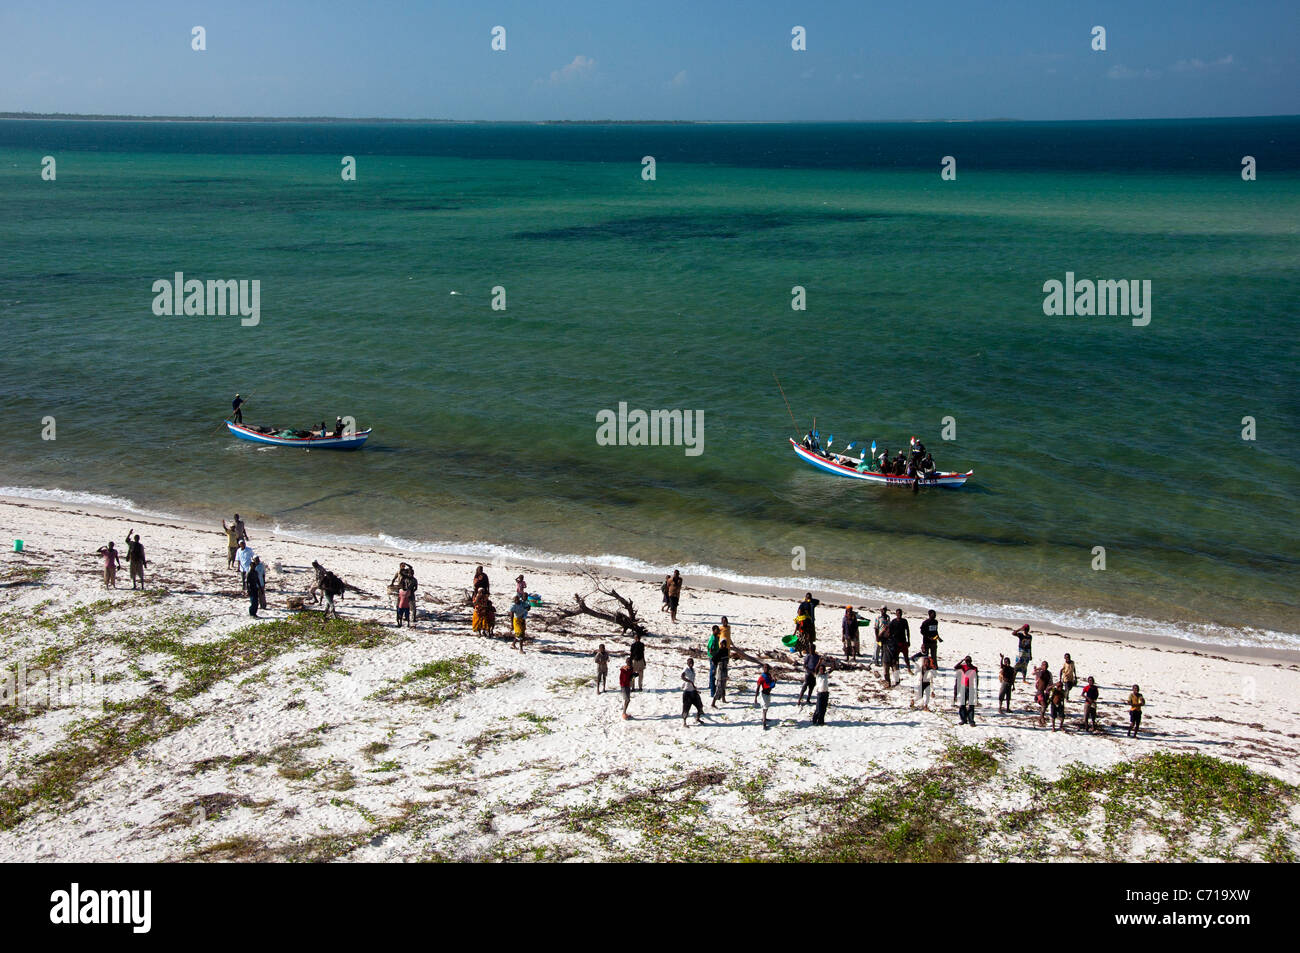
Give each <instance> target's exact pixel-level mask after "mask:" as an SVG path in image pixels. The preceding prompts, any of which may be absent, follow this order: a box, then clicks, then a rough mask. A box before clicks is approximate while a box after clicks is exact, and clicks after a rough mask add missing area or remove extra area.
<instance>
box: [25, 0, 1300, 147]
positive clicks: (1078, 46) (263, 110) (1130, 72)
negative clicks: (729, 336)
mask: <svg viewBox="0 0 1300 953" xmlns="http://www.w3.org/2000/svg"><path fill="white" fill-rule="evenodd" d="M195 26H202V27H203V28H204V30H205V33H206V37H205V39H206V47H207V48H206V49H205V50H203V51H196V50H194V49H192V46H191V44H192V29H193V27H195ZM496 26H501V27H504V28H505V42H506V49H505V50H504V51H493V50H492V48H491V43H492V30H493V28H494V27H496ZM796 26H801V27H803V28H804V29H805V31H806V45H807V49H806V50H802V51H795V50H794V49H792V48H791V40H792V33H791V31H792V30H793V28H794V27H796ZM1095 26H1102V27H1104V28H1105V30H1106V49H1105V51H1094V50H1093V49H1092V44H1093V35H1092V31H1093V28H1094V27H1095ZM1297 48H1300V0H1240V2H1232V0H1219V2H1206V0H1119V2H1109V0H1107V2H1076V0H1002V2H987V3H982V2H977V0H919V2H918V0H895V2H892V3H881V2H876V0H839V2H775V0H730V2H723V0H644V2H632V0H564V2H561V3H547V2H545V0H522V2H515V0H506V2H501V0H462V2H451V3H439V2H409V3H402V2H386V0H360V2H352V3H345V2H338V0H261V2H243V0H239V2H208V3H195V2H190V0H129V2H128V0H123V2H105V0H70V2H58V0H47V2H34V0H3V3H2V4H0V111H4V112H64V113H96V114H119V115H121V114H130V115H185V116H337V117H344V118H348V117H351V118H356V117H387V118H430V119H461V120H472V119H478V120H524V121H537V120H547V119H574V120H598V119H615V120H638V119H640V120H729V121H800V120H802V121H826V120H890V119H900V120H901V119H993V118H1013V119H1060V120H1071V119H1139V118H1186V117H1196V116H1204V117H1210V116H1263V115H1283V114H1285V115H1292V114H1296V113H1300V108H1298V106H1297V100H1298V99H1300V62H1298V55H1300V54H1298V53H1297Z"/></svg>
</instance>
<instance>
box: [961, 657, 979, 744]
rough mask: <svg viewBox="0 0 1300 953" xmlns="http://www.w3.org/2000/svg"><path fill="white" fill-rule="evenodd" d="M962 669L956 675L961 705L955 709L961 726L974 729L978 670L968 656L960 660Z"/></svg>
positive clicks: (977, 694) (977, 698)
mask: <svg viewBox="0 0 1300 953" xmlns="http://www.w3.org/2000/svg"><path fill="white" fill-rule="evenodd" d="M962 664H963V665H964V666H965V668H964V669H960V670H959V671H958V673H957V680H958V681H959V682H960V683H961V684H960V685H959V688H960V689H961V704H960V705H959V706H958V708H957V717H958V718H960V719H961V723H962V724H963V725H970V726H971V727H972V728H974V727H975V705H976V704H977V703H978V701H979V688H980V670H979V669H978V668H976V667H975V663H974V662H972V661H971V659H970V656H969V655H968V656H966V657H965V658H964V659H962Z"/></svg>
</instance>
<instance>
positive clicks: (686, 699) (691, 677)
mask: <svg viewBox="0 0 1300 953" xmlns="http://www.w3.org/2000/svg"><path fill="white" fill-rule="evenodd" d="M692 705H694V706H695V723H696V724H697V725H702V724H704V722H703V721H701V720H700V718H701V716H702V715H703V714H704V703H703V702H702V701H700V690H699V689H698V688H696V687H695V659H693V658H688V659H687V660H686V668H684V669H682V727H683V728H685V727H686V715H687V714H688V713H689V712H690V710H691V706H692Z"/></svg>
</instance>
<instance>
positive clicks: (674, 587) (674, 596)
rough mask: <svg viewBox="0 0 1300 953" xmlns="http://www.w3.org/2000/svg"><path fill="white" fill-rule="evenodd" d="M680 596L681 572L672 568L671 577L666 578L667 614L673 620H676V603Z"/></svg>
mask: <svg viewBox="0 0 1300 953" xmlns="http://www.w3.org/2000/svg"><path fill="white" fill-rule="evenodd" d="M681 598H682V574H681V572H679V571H678V570H676V569H674V570H673V575H672V578H671V579H669V580H668V615H669V618H671V619H672V620H673V622H676V621H677V604H678V603H679V602H680V601H681Z"/></svg>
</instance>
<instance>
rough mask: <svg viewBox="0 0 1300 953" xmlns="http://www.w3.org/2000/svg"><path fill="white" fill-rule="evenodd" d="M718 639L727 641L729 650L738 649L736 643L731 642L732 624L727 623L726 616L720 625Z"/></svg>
mask: <svg viewBox="0 0 1300 953" xmlns="http://www.w3.org/2000/svg"><path fill="white" fill-rule="evenodd" d="M718 638H719V639H723V640H725V641H726V643H727V648H729V649H734V648H735V647H736V643H735V642H733V641H731V623H730V622H728V621H727V617H726V616H725V615H724V616H723V617H722V619H721V621H719V623H718Z"/></svg>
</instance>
